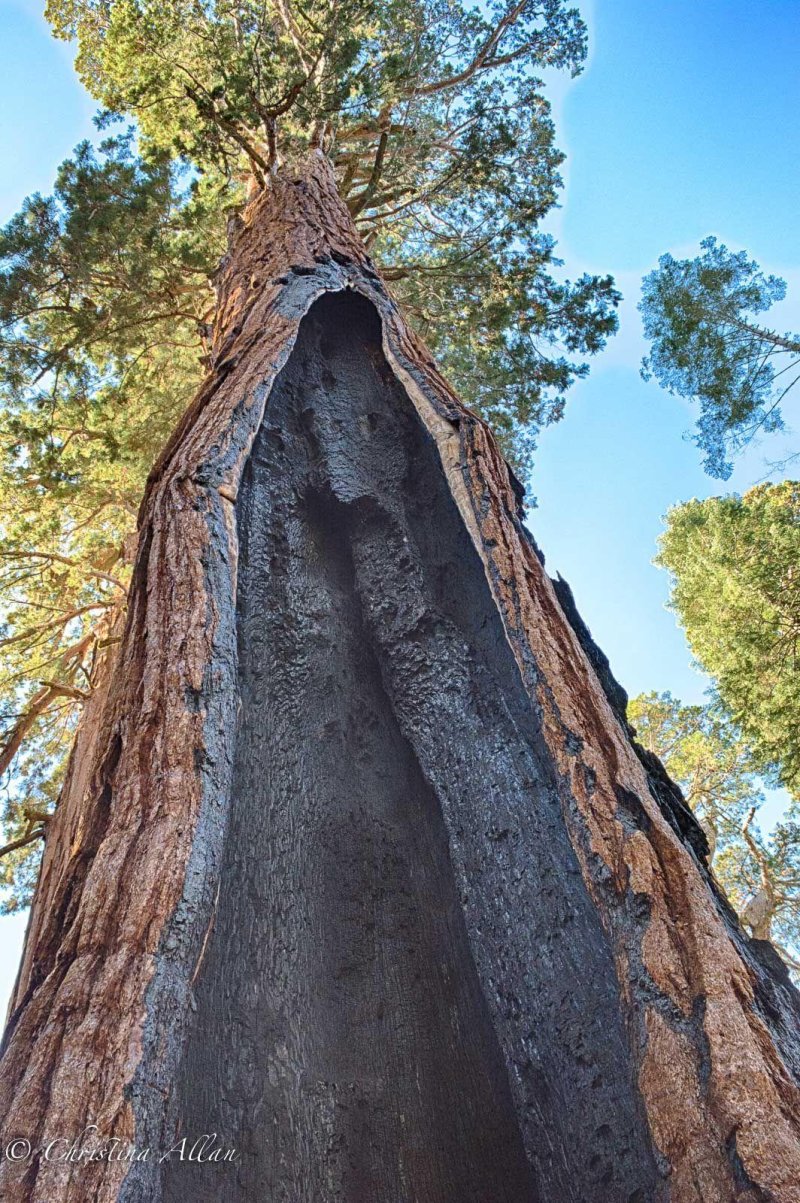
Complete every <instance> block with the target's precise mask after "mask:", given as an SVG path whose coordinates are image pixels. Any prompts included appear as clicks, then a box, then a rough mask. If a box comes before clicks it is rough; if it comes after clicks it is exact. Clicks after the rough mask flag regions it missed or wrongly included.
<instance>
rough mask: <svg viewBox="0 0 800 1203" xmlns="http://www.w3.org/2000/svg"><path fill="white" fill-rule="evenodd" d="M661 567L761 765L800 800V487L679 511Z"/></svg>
mask: <svg viewBox="0 0 800 1203" xmlns="http://www.w3.org/2000/svg"><path fill="white" fill-rule="evenodd" d="M657 563H659V564H661V565H662V566H663V567H665V568H667V569H668V570H669V571H670V572H671V573H672V576H673V583H672V592H671V599H670V604H671V606H672V608H673V609H674V610H675V611H676V613H677V615H678V617H679V619H680V621H681V623H682V625H683V626H684V627H685V629H686V635H687V638H688V640H689V645H690V647H691V649H692V652H693V653H694V655H695V657H696V658H697V660H698V662H699V663H700V665H701V666H702V667H703V668H704V669H705V671H706V672H707V673H708V674H709V675H710V676H711V677H712V678H713V680H714V683H715V687H716V690H717V693H718V696H719V699H720V702H721V703H722V705H723V706H724V707H725V709H726V710H727V712H728V713H729V714H730V716H731V718H732V720H733V722H734V723H735V725H736V726H737V728H738V729H739V730H740V731H741V732H742V734H743V736H744V737H745V739H746V740H747V742H748V744H749V745H750V747H751V748H752V752H753V756H754V758H755V762H756V764H757V765H758V767H759V768H760V770H761V771H762V772H765V773H767V774H772V775H774V776H775V777H777V779H778V780H779V781H780V782H781V783H782V784H783V785H785V786H786V788H787V789H788V790H789V791H790V792H791V793H792V794H793V795H794V796H795V797H798V796H800V690H798V670H800V483H798V482H796V481H784V482H783V483H782V484H777V485H771V484H766V485H759V486H758V487H756V488H754V489H751V490H750V491H749V492H747V493H745V494H744V495H743V496H742V497H738V496H735V495H734V496H730V497H711V498H709V499H708V500H706V501H689V502H687V503H685V504H684V505H679V506H676V507H675V508H674V509H672V510H671V511H670V512H669V514H668V516H667V526H666V530H665V531H664V534H663V535H662V537H661V541H660V551H659V555H658V558H657Z"/></svg>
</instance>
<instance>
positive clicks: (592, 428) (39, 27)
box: [0, 0, 800, 1010]
mask: <svg viewBox="0 0 800 1203" xmlns="http://www.w3.org/2000/svg"><path fill="white" fill-rule="evenodd" d="M42 6H43V5H42V0H2V2H1V3H0V46H2V62H3V72H2V76H0V220H5V219H7V218H8V217H9V216H10V215H11V214H12V213H13V211H14V210H15V208H16V207H17V206H18V205H19V203H20V201H21V200H22V199H23V197H24V196H26V195H27V194H29V193H30V192H33V191H36V190H41V191H48V190H49V188H50V186H51V184H52V179H53V175H54V171H55V168H56V167H57V165H58V163H59V162H60V161H61V160H62V159H63V158H64V157H66V155H67V154H68V153H69V152H70V150H71V148H72V146H73V145H74V144H75V143H76V142H77V141H78V140H79V139H80V138H81V137H84V136H87V135H91V133H92V132H93V130H92V125H91V116H92V112H93V110H94V106H93V104H92V102H91V101H90V99H89V98H88V97H87V96H86V95H85V93H83V91H82V89H81V88H80V86H79V84H78V83H77V81H76V79H75V76H74V74H73V71H72V65H71V54H70V50H69V47H67V46H64V45H63V44H60V43H57V42H55V41H54V40H53V39H52V37H51V36H50V34H49V31H48V29H47V27H46V25H45V24H44V21H43V20H42V18H41V16H40V12H41V8H42ZM580 7H581V9H582V11H583V12H584V14H585V16H586V17H587V19H588V20H589V24H590V31H591V47H592V48H591V56H590V60H589V64H588V67H587V69H586V70H585V72H584V74H583V75H582V76H581V77H580V78H579V79H578V80H576V81H566V80H558V81H556V82H554V84H553V87H552V91H551V96H552V98H553V101H554V112H555V117H556V121H557V126H558V130H559V139H560V144H561V146H562V147H563V148H564V149H565V150H566V151H567V154H568V160H567V163H566V165H565V171H564V175H565V181H566V189H565V193H564V195H563V196H562V207H561V209H560V210H559V211H558V212H557V213H555V214H554V215H553V217H552V219H551V220H550V222H549V228H550V229H551V230H552V231H553V232H554V233H555V234H556V236H557V237H558V239H559V244H560V253H561V255H562V257H563V258H564V259H565V261H566V270H567V272H568V273H569V274H570V275H572V276H575V275H578V274H580V272H582V271H587V270H588V271H599V272H611V273H612V274H614V275H615V276H616V278H617V281H618V284H619V285H620V287H621V288H622V291H623V293H624V294H625V298H626V300H625V303H624V305H623V309H622V315H621V318H622V328H621V331H620V334H619V336H618V337H617V338H616V339H615V340H614V341H613V343H612V344H611V345H610V347H609V349H608V350H607V351H606V352H605V353H604V354H603V355H602V357H600V358H599V359H598V360H596V362H595V363H594V365H593V369H592V374H591V376H590V378H589V379H588V380H587V381H584V382H581V383H580V384H578V385H577V386H576V388H575V389H574V390H573V392H572V394H571V396H570V399H569V402H568V405H567V411H566V416H565V418H564V420H563V421H562V422H561V423H560V424H559V425H558V426H555V427H552V428H551V429H549V430H546V431H544V432H543V433H542V435H541V438H540V446H539V452H538V457H537V464H536V471H535V478H534V482H533V487H534V492H535V494H536V497H537V499H538V508H537V509H536V510H535V511H534V512H533V513H532V514H531V519H530V525H531V527H532V529H533V531H534V533H535V535H536V537H537V539H538V541H539V542H540V544H541V545H542V547H543V549H544V551H545V553H546V556H547V563H548V568H549V569H550V571H551V572H555V571H560V572H561V573H562V574H563V575H564V576H566V577H567V579H568V580H569V581H570V583H571V585H572V587H573V590H574V592H575V595H576V598H577V601H578V604H579V606H580V609H581V611H582V613H583V615H584V617H585V618H586V620H587V622H588V623H589V625H590V626H591V628H592V631H593V633H594V635H595V637H596V638H597V639H598V641H599V642H600V644H601V646H602V647H603V648H604V650H605V651H606V652H607V654H608V655H609V657H610V659H611V663H612V667H613V668H614V671H615V672H616V674H617V676H618V677H619V679H620V681H621V682H622V684H623V685H624V686H625V687H626V689H627V690H628V691H629V693H631V694H635V693H638V692H640V691H642V690H647V689H658V690H664V689H669V690H671V691H672V692H673V693H674V694H675V695H676V696H678V697H680V698H682V699H683V700H684V701H700V700H702V696H703V691H704V689H705V687H706V681H705V680H704V678H703V677H702V676H701V675H700V674H699V673H697V672H696V671H695V670H694V669H693V668H692V667H691V663H690V655H689V652H688V649H687V647H686V643H685V640H684V638H683V635H682V633H681V632H680V630H679V629H678V628H677V626H676V624H675V621H674V619H673V617H672V615H671V614H670V613H669V612H668V611H667V610H666V609H665V606H664V603H665V601H666V597H667V591H668V582H667V579H666V576H665V574H664V573H663V572H662V571H660V570H659V569H656V568H655V567H653V566H652V564H651V560H652V557H653V555H654V553H655V544H656V538H657V536H658V533H659V531H660V530H661V527H662V521H661V519H662V515H663V514H664V513H665V511H666V510H667V509H668V508H669V506H670V505H673V504H675V503H677V502H680V501H684V500H686V499H687V498H689V497H705V496H709V495H711V494H713V493H718V492H721V491H723V490H722V489H721V488H720V486H719V484H718V482H714V481H712V480H710V479H709V478H708V477H707V476H705V475H704V474H703V472H702V471H701V469H700V457H699V455H698V452H697V450H696V449H695V447H694V445H693V444H692V443H691V442H689V441H687V440H686V439H685V437H684V435H685V432H686V431H687V430H688V429H690V427H691V426H692V424H693V421H694V416H693V414H692V413H691V411H690V409H689V407H688V406H686V405H685V404H684V403H683V402H682V401H680V400H679V399H676V398H672V397H669V396H668V395H667V394H665V393H664V392H662V391H661V390H660V389H659V388H658V387H657V386H656V385H654V384H652V383H651V384H646V383H644V382H643V381H642V380H641V379H640V377H639V361H640V359H641V356H642V354H643V352H644V346H643V342H642V338H641V330H640V326H639V321H638V315H637V313H636V301H637V296H638V288H639V282H640V280H641V277H642V275H643V274H644V273H645V272H646V271H648V270H650V269H651V268H652V267H653V266H655V263H656V260H657V259H658V256H659V255H660V254H662V253H663V252H665V251H671V252H672V253H674V254H689V253H693V252H694V251H695V250H696V248H697V244H698V243H699V241H700V239H701V238H703V237H704V236H705V235H706V234H711V233H713V234H716V235H718V236H719V237H720V238H721V239H722V240H723V241H725V242H726V243H727V244H728V245H729V246H730V247H732V248H734V249H737V250H738V249H740V248H741V247H745V248H747V249H748V250H749V251H750V253H751V254H752V255H753V256H754V257H755V258H756V259H757V260H758V261H759V262H760V263H761V265H762V266H763V267H764V268H766V269H767V270H769V271H773V272H775V273H777V274H778V275H780V276H783V277H784V279H786V280H787V282H788V285H789V295H788V298H787V301H786V302H784V304H783V305H782V306H781V309H780V311H777V310H776V311H775V315H776V316H775V319H774V324H775V325H777V326H779V327H782V328H786V329H794V330H798V329H800V234H798V221H797V213H798V200H799V199H800V123H798V121H797V113H798V112H800V73H798V71H797V63H796V47H797V44H798V40H800V3H798V0H759V3H758V4H754V3H753V2H752V0H702V2H701V3H698V0H663V2H662V3H654V0H594V2H593V3H583V4H581V5H580ZM784 415H785V418H786V419H787V423H788V424H789V425H790V426H791V427H793V432H790V433H788V434H787V435H786V436H783V437H773V438H772V439H770V440H768V441H765V442H764V443H763V444H762V445H761V446H760V447H757V448H753V449H751V450H750V451H749V452H748V454H747V455H746V456H745V457H744V458H743V459H742V460H741V461H740V462H739V463H738V465H737V468H736V471H735V473H734V476H733V478H732V479H731V481H730V482H728V484H727V485H726V486H725V489H726V490H727V489H735V490H737V491H741V490H743V489H746V488H748V487H749V486H750V485H752V484H754V483H756V482H757V481H759V480H762V479H765V478H766V479H773V480H775V479H779V478H780V476H781V475H783V473H781V472H779V471H775V470H771V469H770V461H772V462H774V461H779V460H780V459H781V458H782V457H784V456H786V455H787V454H788V453H789V451H790V450H791V449H792V448H794V447H798V446H800V438H798V431H800V394H798V396H796V397H794V398H793V399H791V403H790V404H788V405H786V406H785V407H784ZM795 470H796V471H800V469H798V467H797V465H795ZM780 802H781V799H780V796H776V797H775V798H773V799H772V800H771V803H770V805H769V807H768V810H767V817H770V816H774V815H775V813H776V811H777V808H778V807H779V805H780ZM23 927H24V922H23V920H22V919H21V918H17V917H12V918H5V919H1V920H0V1008H1V1009H2V1010H4V1009H5V999H6V997H7V993H8V991H9V990H10V988H11V983H12V981H13V976H14V973H15V971H16V960H17V958H18V955H19V947H20V941H21V938H22V931H23Z"/></svg>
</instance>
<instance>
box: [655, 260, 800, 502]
mask: <svg viewBox="0 0 800 1203" xmlns="http://www.w3.org/2000/svg"><path fill="white" fill-rule="evenodd" d="M700 245H701V248H702V253H701V254H700V255H698V256H697V257H696V258H694V259H674V258H673V257H672V255H662V256H661V258H660V259H659V261H658V268H657V269H656V270H655V271H653V272H650V274H649V275H647V276H645V278H644V280H643V282H642V300H641V302H640V304H639V310H640V312H641V314H642V320H643V323H644V332H645V336H646V338H647V339H648V340H649V342H650V353H649V355H648V356H647V358H646V359H645V360H644V362H643V375H644V377H645V379H648V378H649V377H650V376H655V378H656V380H658V382H659V384H661V385H662V386H663V387H664V388H666V389H668V390H669V391H670V392H671V393H677V394H678V395H680V396H682V397H686V398H688V399H689V400H691V401H694V402H697V403H698V404H699V406H700V417H699V419H698V422H697V426H696V434H695V442H696V443H697V445H698V447H700V449H701V450H702V452H703V454H704V461H703V462H704V467H705V469H706V471H707V472H708V473H709V474H710V475H712V476H716V477H719V478H720V479H723V480H726V479H727V478H728V477H729V476H730V474H731V470H732V463H731V459H730V457H731V455H733V454H735V453H736V452H737V451H739V450H741V448H742V447H743V446H745V445H746V444H747V443H748V442H750V440H751V439H752V438H753V437H754V436H755V435H756V434H758V433H759V432H763V433H769V432H771V431H776V430H780V429H781V428H782V425H783V422H782V418H781V411H780V405H781V402H782V400H783V398H784V397H785V396H786V394H787V393H788V392H789V390H790V389H791V388H792V387H793V385H794V384H796V382H797V380H798V379H800V335H797V334H781V333H778V332H777V331H775V330H771V329H769V328H768V327H767V326H765V325H763V324H761V323H759V322H758V321H757V320H756V319H757V315H758V314H761V313H764V312H766V311H767V310H768V309H769V308H770V307H771V306H772V305H774V304H775V303H776V302H777V301H781V300H783V298H784V296H785V294H786V284H785V282H784V281H783V280H781V279H779V278H778V277H777V276H768V275H765V274H764V273H763V272H762V270H761V269H760V267H759V266H758V264H757V263H756V262H755V261H754V260H752V259H751V258H750V257H749V256H748V255H747V253H746V252H745V251H738V252H733V251H729V250H728V248H727V247H726V246H723V245H722V244H721V243H718V242H717V240H716V238H706V239H704V241H703V242H702V243H701V244H700Z"/></svg>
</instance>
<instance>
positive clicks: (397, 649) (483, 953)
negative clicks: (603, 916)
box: [162, 293, 659, 1203]
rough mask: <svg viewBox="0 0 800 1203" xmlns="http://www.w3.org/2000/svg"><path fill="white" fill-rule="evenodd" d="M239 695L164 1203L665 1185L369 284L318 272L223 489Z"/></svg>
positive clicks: (509, 676)
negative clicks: (232, 486) (195, 1144)
mask: <svg viewBox="0 0 800 1203" xmlns="http://www.w3.org/2000/svg"><path fill="white" fill-rule="evenodd" d="M237 516H238V524H239V544H240V562H239V573H238V599H237V610H238V631H239V690H240V697H241V709H240V715H239V727H238V736H237V747H236V760H235V768H234V785H233V790H232V796H231V811H230V818H229V826H228V834H227V837H226V845H225V854H224V860H223V868H222V878H221V889H220V893H219V899H218V905H217V910H216V915H215V920H214V926H213V930H212V934H211V936H210V939H209V941H208V946H207V948H206V952H205V956H204V959H203V962H202V966H201V969H200V973H199V975H198V979H197V982H196V984H195V1000H196V1015H195V1019H194V1026H193V1030H192V1033H191V1036H190V1040H189V1044H188V1047H187V1050H186V1053H185V1055H184V1058H183V1061H182V1064H181V1070H180V1075H179V1080H178V1083H177V1087H176V1089H177V1095H178V1111H179V1117H180V1132H181V1133H182V1134H184V1133H185V1134H187V1135H188V1136H193V1135H196V1134H202V1133H207V1132H216V1133H218V1134H219V1138H220V1141H221V1142H222V1143H224V1144H226V1145H231V1144H233V1145H235V1146H236V1148H237V1149H238V1151H239V1154H240V1158H241V1160H240V1162H239V1164H238V1165H237V1166H236V1167H235V1168H234V1167H228V1166H220V1165H214V1164H211V1165H207V1166H187V1165H186V1164H185V1163H180V1162H169V1163H167V1164H165V1165H164V1166H163V1167H162V1187H163V1192H164V1198H165V1199H166V1200H168V1201H169V1203H189V1200H191V1201H192V1203H211V1201H212V1200H213V1201H214V1203H256V1201H258V1203H262V1201H265V1200H270V1203H289V1201H291V1203H301V1201H302V1203H312V1201H313V1203H333V1201H334V1200H337V1201H341V1203H378V1201H380V1203H534V1201H535V1200H542V1203H544V1201H547V1203H562V1201H564V1203H569V1201H570V1200H575V1201H581V1203H586V1201H587V1200H589V1199H591V1200H592V1201H593V1203H603V1201H611V1200H613V1201H615V1203H616V1201H620V1203H633V1201H635V1200H644V1199H651V1198H655V1197H656V1194H657V1192H658V1186H657V1182H658V1179H659V1174H658V1171H657V1169H656V1165H655V1162H654V1158H653V1154H652V1149H651V1144H650V1139H649V1136H648V1132H647V1125H646V1122H645V1119H644V1115H643V1109H642V1107H641V1104H640V1100H639V1097H638V1093H637V1088H636V1083H635V1075H634V1071H633V1068H632V1059H631V1053H630V1049H629V1042H628V1036H627V1034H626V1031H625V1029H624V1025H623V1020H622V1018H621V1004H620V998H619V985H618V982H617V978H616V975H615V972H614V966H613V961H612V956H611V952H610V949H609V945H608V942H607V939H606V937H605V934H604V932H603V929H602V926H601V922H600V918H599V916H598V915H597V913H596V910H595V907H594V906H593V904H592V902H591V900H590V898H589V896H588V894H587V891H586V888H585V886H584V883H583V879H582V876H581V873H580V871H579V867H578V863H577V861H576V858H575V854H574V852H573V850H572V847H571V844H570V841H569V838H568V834H567V830H566V826H565V820H564V816H563V815H562V811H561V807H560V803H559V801H558V798H557V795H556V790H555V786H554V780H553V772H554V770H553V766H552V764H551V761H550V757H549V754H548V752H547V750H546V747H545V744H544V741H543V739H542V738H541V736H540V732H539V726H538V720H537V715H536V712H535V707H534V705H533V703H532V702H531V700H530V697H529V696H528V694H527V693H526V691H525V689H524V687H523V685H522V681H521V678H520V674H519V670H518V667H517V664H516V662H515V660H514V658H513V656H512V653H511V650H510V648H509V646H508V643H507V641H506V637H505V634H504V630H503V627H502V623H501V621H500V618H499V615H498V613H497V610H496V607H495V604H494V602H493V600H492V597H491V593H490V590H489V587H488V583H487V580H486V577H485V572H484V568H483V566H482V564H481V562H480V559H479V557H478V555H477V552H476V550H475V548H474V546H473V545H472V542H471V540H470V537H469V535H468V533H467V531H466V529H465V527H464V524H463V522H462V520H461V517H460V515H459V513H458V510H457V508H456V505H455V503H454V501H453V499H452V496H451V494H450V491H449V489H448V487H447V485H446V482H445V478H444V474H443V471H442V468H441V464H440V462H439V459H438V455H437V452H436V449H435V447H434V444H433V442H432V440H431V439H430V437H429V435H428V434H427V432H426V430H425V429H424V427H423V425H422V423H421V422H420V420H419V418H418V416H417V414H416V411H415V410H414V407H413V405H412V404H411V402H410V400H409V398H408V397H407V395H406V394H405V392H404V390H403V388H402V386H401V385H400V384H399V383H398V381H397V380H396V378H395V377H394V375H393V374H392V372H391V370H390V368H389V366H388V364H387V362H386V360H385V358H384V355H383V352H382V350H381V341H380V323H379V319H378V316H377V313H376V312H375V310H374V308H373V307H372V306H371V304H370V303H369V302H368V301H366V300H365V299H364V298H363V297H361V296H359V295H358V294H354V293H338V294H327V295H325V296H323V297H322V298H321V299H320V300H319V301H317V302H316V303H315V304H314V306H313V307H312V309H311V310H310V312H309V314H308V315H307V316H306V318H305V319H304V320H303V322H302V324H301V327H300V331H299V335H298V339H297V342H296V345H295V348H294V350H293V352H292V354H291V357H290V359H289V361H288V363H287V365H286V367H285V368H284V369H283V371H282V372H281V374H280V376H279V377H278V379H277V381H276V383H275V386H274V388H273V391H272V394H271V397H270V400H269V404H268V407H267V413H266V417H265V419H264V422H263V425H262V427H261V429H260V431H259V434H258V436H257V439H256V442H255V445H254V448H253V453H252V456H251V458H250V461H249V464H248V467H247V469H246V473H245V477H244V480H243V483H242V488H241V491H240V495H239V501H238V503H237Z"/></svg>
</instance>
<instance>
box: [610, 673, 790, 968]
mask: <svg viewBox="0 0 800 1203" xmlns="http://www.w3.org/2000/svg"><path fill="white" fill-rule="evenodd" d="M628 718H629V719H630V721H631V723H632V724H633V726H634V727H635V728H636V733H637V738H638V739H639V741H640V742H641V743H642V744H643V745H644V746H645V747H646V748H647V749H648V750H649V751H651V752H654V753H655V754H656V756H658V757H660V759H661V760H662V761H663V763H664V765H665V767H666V769H667V771H668V772H669V774H670V776H671V777H673V778H674V780H675V781H676V782H677V783H678V785H680V787H681V789H682V791H683V794H684V797H685V798H686V801H687V802H688V803H689V805H690V806H691V808H692V810H694V812H695V814H696V815H697V817H698V819H699V820H700V823H701V824H702V826H703V828H704V830H705V832H706V835H707V836H708V841H709V848H710V858H709V859H710V863H711V867H712V869H713V871H714V874H715V876H716V877H717V878H718V880H719V881H720V884H721V885H722V886H723V888H724V890H725V892H726V894H727V895H728V898H729V899H730V901H731V902H732V904H733V905H734V907H735V908H736V909H737V911H738V912H739V915H740V917H741V919H742V922H743V923H744V924H745V925H746V926H747V927H749V928H750V930H751V932H752V934H753V935H754V936H756V937H758V938H759V939H765V940H772V941H773V942H775V943H777V945H778V947H779V948H780V949H781V952H782V953H783V955H784V957H785V958H786V960H787V961H788V962H789V964H790V965H791V966H792V968H793V969H794V970H795V971H798V970H800V814H798V808H797V805H796V804H793V805H792V806H791V807H790V808H789V810H788V812H787V813H786V814H785V815H784V816H783V818H782V819H781V820H780V822H779V823H777V825H776V826H775V828H774V830H773V832H772V833H771V835H770V836H769V837H768V838H766V839H765V838H764V837H762V835H761V834H760V833H759V831H758V829H757V828H756V827H755V825H754V820H755V817H756V814H757V811H758V809H759V807H760V806H761V804H762V802H763V800H764V795H763V792H762V789H761V785H760V781H759V778H758V767H757V763H756V761H755V760H754V758H753V755H752V751H751V748H750V747H749V745H748V743H747V741H746V740H745V739H744V737H743V736H742V734H741V732H740V731H738V730H737V729H736V727H734V726H733V725H732V723H731V722H730V719H729V718H728V716H727V715H726V714H725V712H724V711H723V710H722V709H721V708H720V706H719V705H718V704H716V703H711V704H707V705H705V706H685V705H683V704H682V703H681V702H679V701H678V700H677V699H676V698H673V697H672V695H671V694H669V693H660V694H659V693H655V692H652V693H646V694H640V695H639V696H638V697H636V698H633V699H632V700H631V701H630V702H629V704H628Z"/></svg>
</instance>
